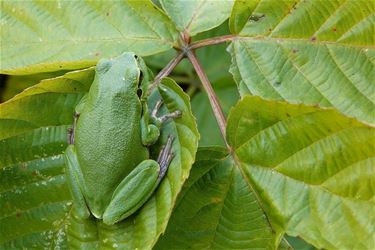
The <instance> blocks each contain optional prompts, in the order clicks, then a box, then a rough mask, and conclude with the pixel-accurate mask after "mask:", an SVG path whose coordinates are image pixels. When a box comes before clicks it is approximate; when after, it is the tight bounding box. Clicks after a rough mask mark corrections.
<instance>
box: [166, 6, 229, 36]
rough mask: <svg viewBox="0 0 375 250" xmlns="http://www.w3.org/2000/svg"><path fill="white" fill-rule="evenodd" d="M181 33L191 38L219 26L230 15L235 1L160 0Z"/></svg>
mask: <svg viewBox="0 0 375 250" xmlns="http://www.w3.org/2000/svg"><path fill="white" fill-rule="evenodd" d="M160 3H161V5H162V7H163V9H164V10H165V11H166V13H167V14H168V16H169V17H170V18H171V19H172V21H173V22H174V23H175V25H176V28H177V29H178V30H179V31H182V32H186V33H187V34H188V35H190V36H194V35H196V34H197V33H200V32H202V31H206V30H209V29H212V28H214V27H217V26H219V25H220V24H221V23H222V22H224V21H225V20H226V19H227V18H228V17H229V15H230V11H231V9H232V6H233V0H221V1H215V0H189V1H185V0H160Z"/></svg>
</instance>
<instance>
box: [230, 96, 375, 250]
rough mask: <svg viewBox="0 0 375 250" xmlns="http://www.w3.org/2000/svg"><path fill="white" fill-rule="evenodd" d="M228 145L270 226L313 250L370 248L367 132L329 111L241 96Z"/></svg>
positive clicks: (372, 161)
mask: <svg viewBox="0 0 375 250" xmlns="http://www.w3.org/2000/svg"><path fill="white" fill-rule="evenodd" d="M227 136H228V142H229V144H230V145H231V146H232V148H233V151H234V154H235V156H236V157H235V159H236V162H237V164H239V166H240V168H241V171H242V172H243V174H244V176H246V179H248V180H249V183H250V184H251V186H252V188H253V189H254V190H255V191H256V193H257V195H258V197H259V199H260V202H261V205H262V207H263V208H264V209H265V212H266V214H267V217H268V218H269V219H270V221H271V223H272V226H273V227H274V228H275V229H276V230H277V231H278V232H279V233H284V232H285V233H287V234H288V235H291V236H299V237H301V238H302V239H304V240H306V241H307V242H309V243H311V244H313V245H314V246H315V247H317V248H325V249H373V248H374V247H375V243H374V235H375V202H374V197H375V192H374V191H375V188H374V187H375V168H374V166H375V145H374V141H375V128H374V127H372V126H369V125H366V124H363V123H361V122H359V121H357V120H355V119H352V118H347V117H345V116H343V115H342V114H340V113H339V112H337V111H336V110H334V109H323V108H318V107H314V106H305V105H301V104H300V105H294V104H287V103H284V102H279V101H265V100H263V99H260V98H258V97H250V96H245V97H244V98H243V99H242V100H241V101H240V102H239V103H238V104H237V105H236V106H235V107H234V108H233V109H232V111H231V113H230V115H229V118H228V127H227Z"/></svg>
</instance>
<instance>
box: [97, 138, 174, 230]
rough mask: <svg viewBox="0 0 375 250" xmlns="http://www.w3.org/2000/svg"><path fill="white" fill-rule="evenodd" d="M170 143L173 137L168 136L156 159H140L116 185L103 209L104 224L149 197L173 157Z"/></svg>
mask: <svg viewBox="0 0 375 250" xmlns="http://www.w3.org/2000/svg"><path fill="white" fill-rule="evenodd" d="M172 143H173V138H172V137H171V136H169V137H168V140H167V143H166V145H165V146H164V147H163V149H162V150H161V151H160V154H159V157H158V161H154V160H144V161H142V162H141V163H140V164H139V165H138V166H137V167H136V168H135V169H134V170H133V171H132V172H130V174H129V175H127V176H126V177H125V178H124V180H123V181H122V182H121V183H120V184H119V185H118V187H117V188H116V190H115V191H114V193H113V195H112V199H111V202H110V203H109V205H108V207H107V208H106V210H105V211H104V214H103V222H104V223H105V224H108V225H112V224H115V223H117V222H119V221H121V220H123V219H125V218H126V217H128V216H130V215H131V214H133V213H134V212H135V211H137V210H138V209H139V208H140V207H141V206H142V205H143V204H144V203H145V202H146V201H147V200H148V199H149V198H150V197H151V195H152V194H153V193H154V191H155V189H156V187H157V186H158V185H159V183H160V181H161V180H162V178H163V176H164V175H165V173H166V171H167V169H168V166H169V164H170V162H171V160H172V158H173V154H172V153H171V149H172Z"/></svg>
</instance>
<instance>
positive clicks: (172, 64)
mask: <svg viewBox="0 0 375 250" xmlns="http://www.w3.org/2000/svg"><path fill="white" fill-rule="evenodd" d="M182 58H184V53H183V52H179V53H178V54H177V55H176V56H175V57H174V58H173V59H172V60H171V61H170V62H169V63H168V64H167V66H165V67H164V68H163V69H162V70H161V71H160V72H159V73H158V74H157V75H156V76H155V78H154V81H153V82H152V84H151V85H150V86H149V87H148V90H147V92H148V95H149V94H150V93H151V91H152V90H153V89H154V88H155V87H156V85H158V83H159V82H160V80H161V79H162V78H164V77H166V76H168V75H169V74H170V73H171V72H172V70H173V69H174V68H175V67H176V65H177V64H178V63H179V62H180V61H181V60H182Z"/></svg>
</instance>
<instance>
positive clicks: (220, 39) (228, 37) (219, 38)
mask: <svg viewBox="0 0 375 250" xmlns="http://www.w3.org/2000/svg"><path fill="white" fill-rule="evenodd" d="M235 38H236V36H235V35H225V36H217V37H213V38H208V39H205V40H200V41H198V42H194V43H192V44H191V45H190V47H189V48H190V49H198V48H201V47H205V46H208V45H214V44H219V43H224V42H228V41H232V40H233V39H235Z"/></svg>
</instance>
